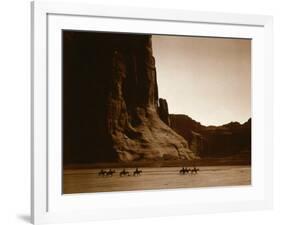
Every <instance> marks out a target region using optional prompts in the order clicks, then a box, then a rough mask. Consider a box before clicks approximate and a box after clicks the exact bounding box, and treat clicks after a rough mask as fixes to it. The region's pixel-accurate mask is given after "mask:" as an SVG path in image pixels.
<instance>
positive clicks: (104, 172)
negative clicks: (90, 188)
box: [98, 168, 142, 177]
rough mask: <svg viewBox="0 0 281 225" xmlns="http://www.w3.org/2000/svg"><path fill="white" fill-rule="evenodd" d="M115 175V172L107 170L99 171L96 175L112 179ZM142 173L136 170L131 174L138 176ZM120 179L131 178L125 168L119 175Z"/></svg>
mask: <svg viewBox="0 0 281 225" xmlns="http://www.w3.org/2000/svg"><path fill="white" fill-rule="evenodd" d="M114 173H115V170H112V169H109V170H108V171H106V170H104V169H101V170H100V172H99V173H98V175H99V176H110V177H112V176H113V174H114ZM141 173H142V170H140V169H139V168H136V169H135V171H134V172H133V176H140V175H141ZM119 175H120V177H123V176H131V175H130V172H129V171H127V170H126V169H125V168H124V169H123V170H122V171H121V172H120V173H119Z"/></svg>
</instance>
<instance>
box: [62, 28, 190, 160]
mask: <svg viewBox="0 0 281 225" xmlns="http://www.w3.org/2000/svg"><path fill="white" fill-rule="evenodd" d="M63 117H64V118H63V121H64V123H63V134H64V136H63V137H64V139H63V149H64V160H65V162H66V163H83V162H86V163H91V162H108V161H133V160H163V159H190V160H191V159H193V158H195V156H194V153H193V152H192V151H191V150H190V149H189V145H188V143H187V141H186V140H185V139H184V138H183V137H181V136H180V135H179V134H177V133H176V132H175V131H173V130H172V129H171V128H170V127H169V123H170V122H169V116H168V106H167V102H166V101H165V100H164V99H163V100H160V103H159V98H158V88H157V77H156V68H155V60H154V57H153V54H152V44H151V36H149V35H125V34H105V33H89V32H85V33H82V32H69V31H68V32H64V34H63ZM160 117H161V118H160Z"/></svg>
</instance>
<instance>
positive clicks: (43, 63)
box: [31, 1, 273, 224]
mask: <svg viewBox="0 0 281 225" xmlns="http://www.w3.org/2000/svg"><path fill="white" fill-rule="evenodd" d="M156 28H157V33H160V34H161V33H169V34H185V35H194V36H216V37H247V38H252V40H253V42H254V47H253V51H252V57H253V65H252V79H253V81H252V97H253V101H252V102H253V103H252V114H253V115H252V116H253V121H254V122H253V125H252V129H253V138H252V141H253V143H252V155H253V158H252V161H253V162H252V166H253V171H252V178H253V180H252V185H250V186H247V187H225V188H224V187H220V188H216V187H215V188H203V189H201V188H198V189H186V190H182V189H181V190H176V189H174V190H161V191H160V190H159V191H138V192H123V193H119V192H117V193H92V194H76V195H67V196H64V195H62V194H61V185H62V184H61V172H60V171H61V170H62V165H61V151H60V149H58V146H60V140H59V138H60V135H59V132H58V130H59V127H57V125H58V124H60V120H59V118H57V117H56V115H58V114H59V113H60V112H61V111H56V109H57V108H60V105H61V101H60V98H57V97H56V96H57V94H58V95H59V92H60V89H59V87H60V85H61V83H60V76H61V75H60V73H61V68H60V62H61V61H60V60H61V59H60V58H61V50H60V41H61V39H59V38H58V37H59V35H60V31H61V30H62V29H81V30H97V29H98V30H103V31H127V32H128V31H130V32H140V33H142V32H143V33H154V32H155V30H156ZM182 28H188V31H187V30H186V29H182ZM188 32H189V33H188ZM272 42H273V40H272V17H271V16H259V15H238V14H227V13H225V14H224V13H211V12H190V11H184V10H166V9H152V8H138V7H117V6H114V7H113V6H110V7H109V6H103V5H91V4H85V3H83V4H79V3H66V2H64V3H63V2H55V3H54V2H44V1H35V2H32V50H31V51H32V66H31V67H32V75H31V77H32V78H31V80H32V125H31V127H32V149H31V153H32V154H31V155H32V158H31V162H32V174H31V178H32V198H31V212H32V215H31V218H32V222H33V223H34V224H43V223H52V222H56V223H58V222H70V221H87V220H105V219H116V218H134V217H151V216H168V215H184V214H189V213H206V212H225V211H238V210H255V209H269V208H272V205H273V165H272V164H273V65H272V62H273V56H272V55H273V53H272V52H273V46H272ZM57 128H58V129H57ZM57 132H58V133H57ZM50 140H51V141H50ZM164 197H165V198H164Z"/></svg>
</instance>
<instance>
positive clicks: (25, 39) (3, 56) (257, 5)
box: [0, 0, 281, 225]
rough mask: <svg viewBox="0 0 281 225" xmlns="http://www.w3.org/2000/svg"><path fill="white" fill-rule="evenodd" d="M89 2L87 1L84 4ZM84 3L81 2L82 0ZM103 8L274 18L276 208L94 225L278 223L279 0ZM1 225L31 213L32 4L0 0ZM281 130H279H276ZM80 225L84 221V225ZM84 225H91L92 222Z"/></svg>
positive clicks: (154, 2) (122, 0)
mask: <svg viewBox="0 0 281 225" xmlns="http://www.w3.org/2000/svg"><path fill="white" fill-rule="evenodd" d="M84 1H85V0H84ZM80 2H81V1H80ZM91 2H96V3H103V4H110V3H111V4H118V5H124V4H126V5H134V6H146V7H147V6H149V7H155V8H159V7H161V8H175V9H187V10H197V11H198V10H200V11H213V12H234V13H248V14H266V15H272V16H274V39H275V43H274V51H275V52H274V57H275V165H274V167H275V174H274V178H275V183H274V187H275V200H276V201H275V204H274V205H275V209H274V210H273V211H255V212H240V213H237V212H236V213H225V214H208V215H191V216H182V217H169V218H154V219H135V220H119V221H105V222H96V223H95V224H103V225H112V224H116V225H121V224H122V225H129V224H130V225H131V224H136V225H138V224H150V223H151V224H163V225H168V224H169V225H170V224H175V225H176V224H216V225H220V224H227V225H234V224H235V225H237V224H268V225H273V224H280V221H281V206H280V190H281V186H280V178H281V176H280V171H281V169H280V158H281V154H280V151H281V145H280V139H281V132H280V130H281V110H280V103H281V98H280V97H281V89H280V90H278V88H280V87H281V79H280V74H281V71H280V63H281V62H280V60H281V52H280V51H281V48H280V40H281V31H280V29H281V6H280V4H279V2H280V1H278V0H259V1H258V0H205V1H204V0H193V1H189V0H182V1H181V0H169V1H164V0H115V1H114V0H112V1H109V0H104V1H101V0H99V1H97V0H96V1H95V0H92V1H91ZM0 17H1V19H0V28H1V30H0V153H1V156H0V224H3V225H6V224H27V223H28V221H29V214H30V210H29V209H30V51H29V50H30V4H29V1H28V0H6V1H3V0H2V1H1V2H0ZM278 126H279V127H278ZM81 224H82V223H81ZM86 224H93V223H91V222H89V223H86Z"/></svg>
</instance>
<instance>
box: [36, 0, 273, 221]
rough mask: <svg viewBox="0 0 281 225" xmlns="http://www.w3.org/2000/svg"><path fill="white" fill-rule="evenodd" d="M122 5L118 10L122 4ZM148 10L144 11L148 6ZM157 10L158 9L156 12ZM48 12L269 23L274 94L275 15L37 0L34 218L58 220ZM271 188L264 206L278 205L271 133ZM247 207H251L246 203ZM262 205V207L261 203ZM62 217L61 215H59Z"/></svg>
mask: <svg viewBox="0 0 281 225" xmlns="http://www.w3.org/2000/svg"><path fill="white" fill-rule="evenodd" d="M116 9H118V10H116ZM144 11H145V14H146V16H145V17H144V16H143V15H144V14H143V13H141V12H144ZM156 12H157V13H156ZM48 14H59V15H74V16H75V15H76V16H97V17H111V18H124V19H141V20H159V21H177V22H179V21H180V22H193V23H209V24H213V23H215V24H229V25H235V24H236V25H242V26H243V25H244V26H259V27H264V29H265V46H266V50H265V74H266V76H267V79H265V85H266V87H267V88H266V98H265V99H273V63H272V61H273V44H272V33H273V32H272V28H273V26H272V23H273V21H272V17H271V16H260V15H239V14H228V13H211V12H190V11H185V10H169V9H152V8H136V7H120V6H119V7H118V6H105V5H103V6H102V5H93V4H86V3H82V4H79V3H70V2H64V3H62V2H55V3H54V2H46V1H35V2H31V221H32V223H34V224H39V223H40V224H41V223H47V222H52V221H53V219H52V218H48V215H47V214H48V213H49V212H48V193H47V192H48V188H47V179H48V178H47V166H48V162H47V130H46V128H47V65H46V64H47V57H46V54H47V16H48ZM265 105H266V108H267V111H266V113H265V114H266V121H267V123H266V124H267V125H266V131H265V132H268V133H270V134H271V136H273V132H272V128H273V116H272V115H273V109H272V102H271V101H266V102H265ZM265 144H266V147H267V148H268V149H269V150H268V152H267V153H268V154H267V155H266V157H265V161H266V165H269V166H267V167H266V171H265V193H264V199H263V201H262V202H263V203H264V205H263V207H262V206H261V205H260V207H261V208H272V205H273V165H272V162H273V141H272V138H270V139H266V143H265ZM246 208H247V207H246ZM257 208H259V207H258V206H257ZM56 217H57V218H60V217H59V216H58V215H56Z"/></svg>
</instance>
